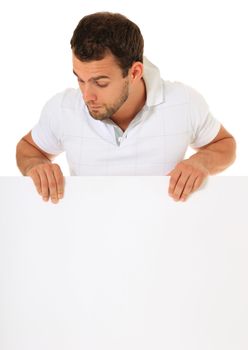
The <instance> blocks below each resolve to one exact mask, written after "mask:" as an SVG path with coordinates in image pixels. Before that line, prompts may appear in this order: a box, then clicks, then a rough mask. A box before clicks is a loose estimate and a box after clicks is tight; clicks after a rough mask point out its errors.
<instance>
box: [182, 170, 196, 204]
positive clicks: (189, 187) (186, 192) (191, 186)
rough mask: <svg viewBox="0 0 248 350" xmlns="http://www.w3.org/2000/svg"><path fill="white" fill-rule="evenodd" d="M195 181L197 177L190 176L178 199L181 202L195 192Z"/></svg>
mask: <svg viewBox="0 0 248 350" xmlns="http://www.w3.org/2000/svg"><path fill="white" fill-rule="evenodd" d="M196 180H197V177H195V176H192V175H191V176H190V178H189V179H188V181H187V183H186V185H185V187H184V189H183V192H182V194H181V197H180V199H181V200H182V201H185V200H186V199H187V197H188V196H189V194H190V193H192V192H194V191H195V190H196V188H194V186H195V183H196Z"/></svg>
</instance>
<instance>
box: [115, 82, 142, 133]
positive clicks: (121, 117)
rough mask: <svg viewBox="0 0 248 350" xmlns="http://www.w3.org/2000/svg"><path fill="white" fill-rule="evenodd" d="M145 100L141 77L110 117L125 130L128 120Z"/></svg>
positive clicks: (131, 118) (129, 120)
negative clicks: (125, 99) (121, 104)
mask: <svg viewBox="0 0 248 350" xmlns="http://www.w3.org/2000/svg"><path fill="white" fill-rule="evenodd" d="M145 101H146V87H145V82H144V80H143V79H141V80H140V81H139V83H138V85H137V86H136V87H135V88H134V89H133V91H132V92H130V94H129V97H128V99H127V101H126V102H125V103H124V104H123V106H122V107H121V108H120V109H119V110H118V112H116V113H115V114H114V115H113V116H112V117H111V119H112V120H113V122H114V123H115V124H117V125H118V126H119V127H120V128H121V129H122V130H123V131H125V130H126V129H127V127H128V125H129V124H130V122H131V121H132V120H133V119H134V118H135V116H136V115H137V114H138V113H139V111H140V110H141V109H142V108H143V106H144V104H145Z"/></svg>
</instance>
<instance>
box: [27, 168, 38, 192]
mask: <svg viewBox="0 0 248 350" xmlns="http://www.w3.org/2000/svg"><path fill="white" fill-rule="evenodd" d="M27 175H28V176H30V177H31V179H32V180H33V183H34V185H35V187H36V190H37V192H38V193H39V194H40V195H41V194H42V193H41V181H40V176H39V174H38V173H37V171H36V170H34V171H32V172H29V173H28V174H27Z"/></svg>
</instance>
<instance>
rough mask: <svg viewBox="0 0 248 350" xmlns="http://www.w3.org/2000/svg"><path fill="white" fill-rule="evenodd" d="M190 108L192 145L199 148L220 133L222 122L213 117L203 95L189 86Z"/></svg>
mask: <svg viewBox="0 0 248 350" xmlns="http://www.w3.org/2000/svg"><path fill="white" fill-rule="evenodd" d="M188 92H189V108H190V111H189V113H190V123H191V128H192V137H191V143H190V146H191V147H193V148H199V147H202V146H204V145H207V144H208V143H210V142H211V141H212V140H213V139H214V138H215V137H216V136H217V134H218V132H219V130H220V127H221V123H220V122H219V121H218V120H217V119H216V118H214V117H213V115H212V113H211V112H210V110H209V106H208V104H207V102H206V101H205V99H204V98H203V96H202V95H201V94H199V93H198V92H197V91H196V90H194V89H193V88H189V90H188Z"/></svg>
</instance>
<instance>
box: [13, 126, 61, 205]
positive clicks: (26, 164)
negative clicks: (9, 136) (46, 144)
mask: <svg viewBox="0 0 248 350" xmlns="http://www.w3.org/2000/svg"><path fill="white" fill-rule="evenodd" d="M54 158H55V157H54V155H52V154H49V153H46V152H44V151H43V150H42V149H40V148H39V147H38V146H37V145H36V144H35V142H34V141H33V139H32V136H31V132H29V133H28V134H27V135H25V136H24V137H23V138H22V139H21V140H20V141H19V142H18V144H17V147H16V162H17V166H18V168H19V169H20V171H21V173H22V174H23V175H26V176H30V177H31V178H32V180H33V182H34V184H35V186H36V189H37V192H38V193H39V194H40V195H42V197H43V199H44V200H45V201H47V200H48V199H49V196H50V197H51V199H52V202H53V203H57V201H58V199H61V198H62V197H63V192H64V178H63V174H62V172H61V169H60V167H59V166H58V165H57V164H53V163H52V160H53V159H54Z"/></svg>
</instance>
